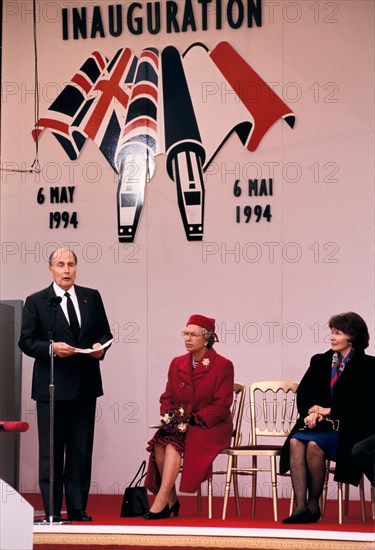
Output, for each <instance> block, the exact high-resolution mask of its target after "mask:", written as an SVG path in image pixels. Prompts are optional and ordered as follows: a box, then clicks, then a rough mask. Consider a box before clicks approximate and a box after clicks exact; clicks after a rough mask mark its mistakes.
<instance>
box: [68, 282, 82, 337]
mask: <svg viewBox="0 0 375 550" xmlns="http://www.w3.org/2000/svg"><path fill="white" fill-rule="evenodd" d="M65 296H66V305H67V309H68V316H69V325H70V328H71V331H72V332H73V336H74V338H75V340H77V339H78V336H79V333H80V330H81V328H80V326H79V322H78V317H77V313H76V310H75V307H74V304H73V302H72V298H71V296H70V294H69V292H65Z"/></svg>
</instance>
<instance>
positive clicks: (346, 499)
mask: <svg viewBox="0 0 375 550" xmlns="http://www.w3.org/2000/svg"><path fill="white" fill-rule="evenodd" d="M349 490H350V485H349V483H345V495H344V516H347V515H348V514H349V498H350V496H349Z"/></svg>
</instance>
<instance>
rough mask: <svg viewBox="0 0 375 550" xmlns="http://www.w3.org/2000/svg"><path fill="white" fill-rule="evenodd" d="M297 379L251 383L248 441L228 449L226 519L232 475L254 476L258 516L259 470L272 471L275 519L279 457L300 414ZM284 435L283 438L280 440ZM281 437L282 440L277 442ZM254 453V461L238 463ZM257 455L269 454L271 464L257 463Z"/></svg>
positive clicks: (275, 512)
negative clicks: (298, 412)
mask: <svg viewBox="0 0 375 550" xmlns="http://www.w3.org/2000/svg"><path fill="white" fill-rule="evenodd" d="M297 388H298V382H291V381H284V380H273V381H265V382H255V383H253V384H252V385H251V386H250V390H249V396H250V425H251V427H250V435H249V442H248V445H237V446H234V447H232V448H231V449H227V450H226V453H225V454H227V455H228V467H227V475H226V482H225V494H224V505H223V515H222V518H223V519H225V517H226V512H227V506H228V499H229V490H230V484H231V479H232V477H233V476H234V477H236V476H238V475H245V476H251V478H252V506H251V516H252V517H255V508H256V490H257V473H258V472H265V471H267V472H270V474H271V484H272V502H273V515H274V520H275V521H277V520H278V511H277V470H276V458H277V457H278V456H280V454H281V449H282V446H283V442H284V439H285V438H286V437H287V436H288V435H289V433H290V430H291V428H292V426H293V425H294V423H295V421H296V417H297V406H296V391H297ZM281 439H282V441H281ZM275 441H280V443H275ZM240 457H241V460H244V459H245V458H248V459H249V458H250V457H251V465H249V466H247V465H241V467H240V466H239V465H238V459H239V458H240ZM258 457H268V458H269V461H270V462H269V467H261V466H258Z"/></svg>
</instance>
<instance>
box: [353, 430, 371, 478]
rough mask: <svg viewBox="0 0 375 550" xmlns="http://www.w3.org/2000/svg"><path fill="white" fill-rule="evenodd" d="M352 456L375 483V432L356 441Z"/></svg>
mask: <svg viewBox="0 0 375 550" xmlns="http://www.w3.org/2000/svg"><path fill="white" fill-rule="evenodd" d="M352 457H353V458H354V460H355V462H356V465H357V466H358V467H359V469H360V470H361V472H363V473H364V474H365V476H366V477H367V479H368V480H369V482H370V483H371V485H372V486H374V485H375V434H373V435H370V437H366V439H362V441H359V442H358V443H356V444H355V445H354V447H353V449H352Z"/></svg>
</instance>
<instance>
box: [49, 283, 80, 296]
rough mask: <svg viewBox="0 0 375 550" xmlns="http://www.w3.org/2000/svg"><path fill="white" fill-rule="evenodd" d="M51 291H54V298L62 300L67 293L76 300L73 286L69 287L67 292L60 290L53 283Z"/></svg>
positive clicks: (59, 287)
mask: <svg viewBox="0 0 375 550" xmlns="http://www.w3.org/2000/svg"><path fill="white" fill-rule="evenodd" d="M53 290H54V291H55V294H56V296H61V298H64V296H65V292H69V294H70V296H71V297H72V298H73V297H74V298H76V291H75V288H74V285H73V286H71V287H70V289H69V290H68V291H66V290H64V289H63V288H61V286H59V285H57V284H56V283H55V281H54V282H53Z"/></svg>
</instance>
